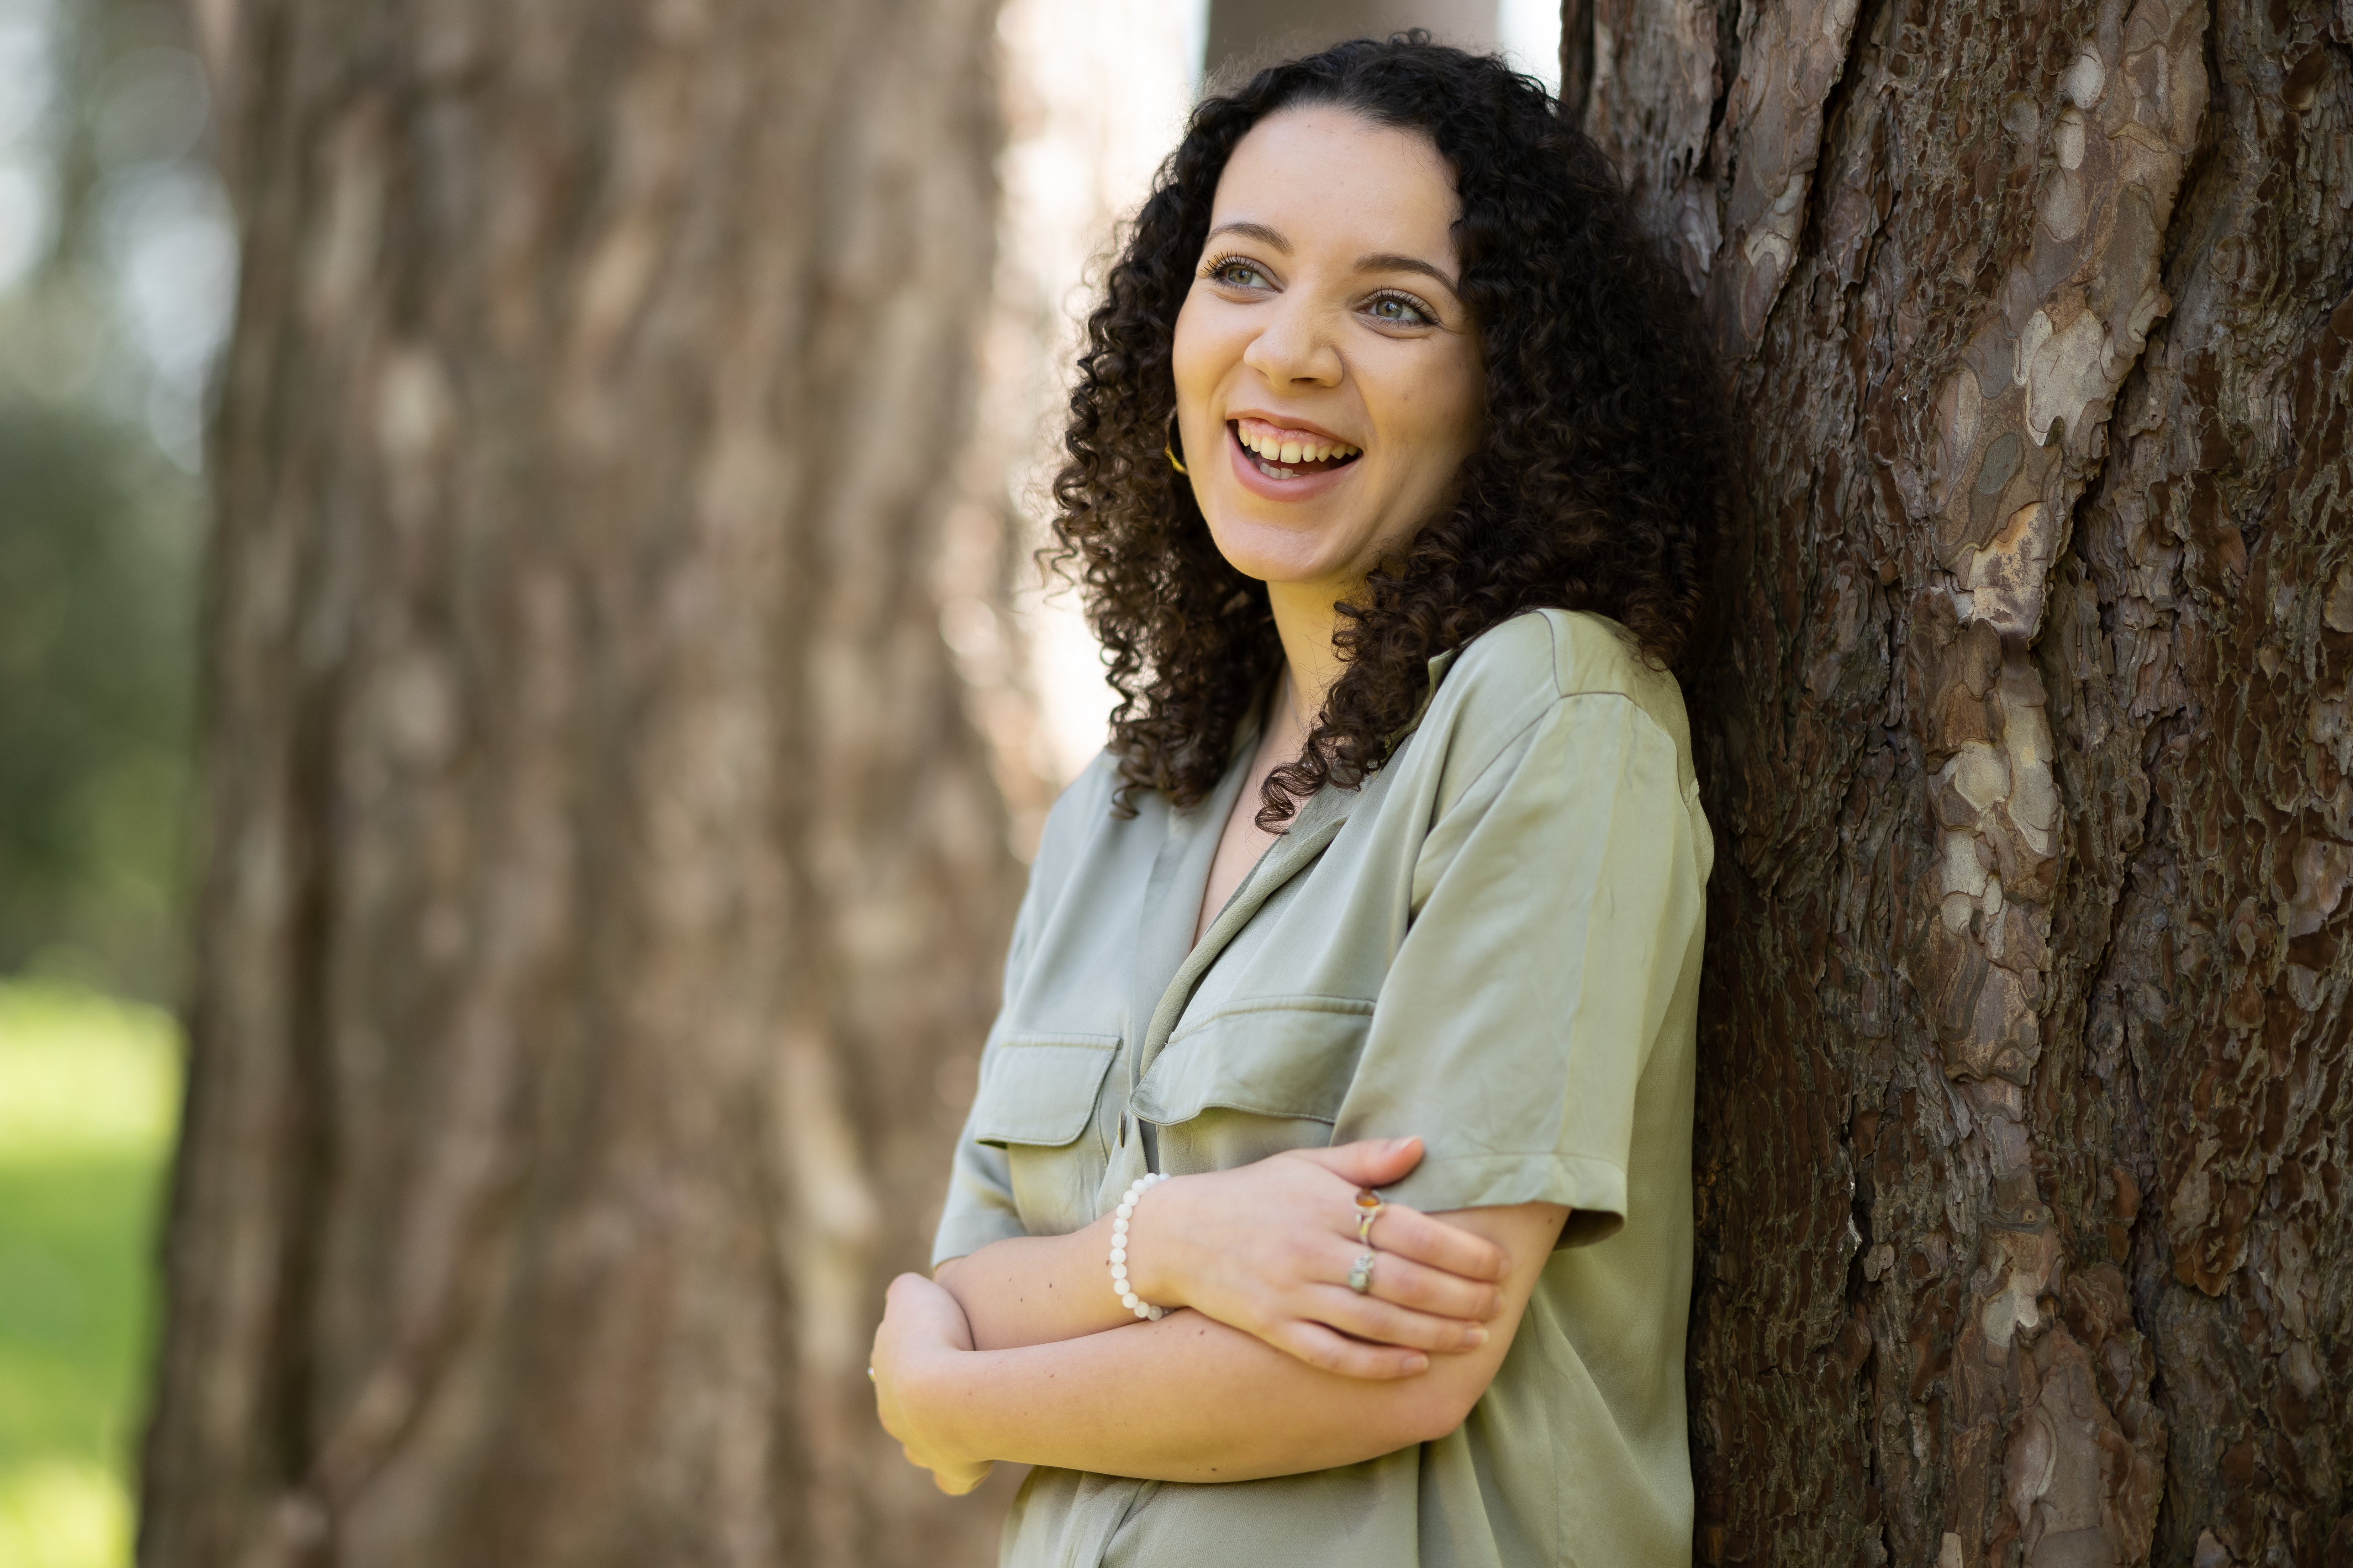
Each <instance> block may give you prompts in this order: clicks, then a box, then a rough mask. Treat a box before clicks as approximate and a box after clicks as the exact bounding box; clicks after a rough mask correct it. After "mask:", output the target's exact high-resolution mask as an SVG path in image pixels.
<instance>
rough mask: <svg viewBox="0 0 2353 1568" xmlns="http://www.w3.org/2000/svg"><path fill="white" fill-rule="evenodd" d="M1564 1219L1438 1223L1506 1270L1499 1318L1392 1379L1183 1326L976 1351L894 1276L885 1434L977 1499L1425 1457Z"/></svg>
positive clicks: (1452, 1419)
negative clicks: (999, 1486)
mask: <svg viewBox="0 0 2353 1568" xmlns="http://www.w3.org/2000/svg"><path fill="white" fill-rule="evenodd" d="M1444 1217H1445V1220H1446V1222H1447V1223H1448V1224H1450V1225H1451V1226H1455V1227H1457V1228H1459V1229H1461V1230H1463V1231H1466V1232H1469V1233H1470V1234H1472V1235H1473V1236H1476V1237H1482V1238H1484V1239H1485V1240H1487V1241H1489V1242H1492V1243H1493V1244H1495V1245H1496V1246H1497V1247H1500V1248H1501V1249H1502V1250H1503V1251H1504V1253H1505V1254H1506V1255H1508V1258H1509V1260H1510V1261H1509V1271H1508V1273H1506V1274H1505V1275H1504V1279H1503V1280H1502V1281H1501V1284H1500V1287H1499V1297H1500V1300H1499V1302H1498V1310H1497V1311H1496V1313H1495V1315H1494V1317H1493V1319H1492V1320H1490V1321H1489V1322H1488V1323H1487V1325H1486V1326H1487V1329H1488V1333H1487V1335H1486V1338H1485V1341H1484V1342H1483V1343H1482V1344H1480V1345H1478V1346H1476V1347H1475V1348H1472V1349H1470V1350H1467V1351H1465V1352H1462V1353H1460V1354H1455V1355H1444V1356H1439V1357H1435V1358H1432V1359H1430V1362H1429V1364H1428V1368H1427V1370H1426V1371H1423V1372H1421V1373H1418V1374H1416V1375H1412V1376H1405V1377H1397V1378H1390V1379H1373V1378H1365V1377H1357V1376H1349V1375H1343V1374H1339V1373H1332V1372H1327V1371H1324V1370H1323V1369H1321V1368H1318V1367H1314V1366H1310V1365H1308V1364H1307V1363H1304V1362H1303V1361H1301V1360H1300V1359H1298V1357H1296V1356H1295V1355H1291V1354H1286V1353H1284V1352H1282V1351H1279V1350H1277V1349H1275V1348H1274V1347H1273V1346H1271V1345H1270V1344H1268V1343H1267V1342H1264V1341H1263V1340H1261V1339H1260V1338H1258V1337H1256V1336H1254V1335H1252V1334H1250V1333H1246V1332H1244V1331H1241V1330H1239V1329H1236V1328H1233V1327H1230V1326H1229V1325H1227V1324H1225V1323H1221V1322H1219V1321H1216V1320H1214V1319H1211V1318H1208V1317H1207V1316H1205V1315H1204V1314H1202V1313H1200V1312H1198V1311H1190V1310H1186V1311H1177V1312H1172V1313H1170V1314H1169V1315H1168V1316H1167V1317H1166V1318H1164V1319H1162V1320H1161V1321H1159V1322H1156V1323H1144V1322H1138V1321H1135V1320H1134V1319H1133V1318H1130V1319H1129V1320H1128V1326H1126V1327H1124V1328H1122V1329H1120V1330H1119V1331H1117V1332H1115V1333H1109V1332H1091V1333H1085V1334H1083V1335H1082V1337H1079V1338H1075V1339H1066V1340H1061V1341H1058V1342H1047V1343H1032V1344H1029V1345H1025V1346H1020V1347H1018V1348H1011V1349H1003V1350H993V1351H991V1350H976V1349H972V1348H968V1347H970V1346H971V1345H972V1343H973V1340H972V1338H971V1335H970V1332H969V1331H968V1330H967V1329H966V1326H965V1321H964V1314H963V1312H962V1310H960V1309H959V1308H958V1307H957V1306H956V1303H955V1299H954V1298H952V1297H950V1296H949V1295H948V1294H947V1292H945V1291H944V1290H943V1289H940V1288H939V1287H937V1286H935V1285H934V1284H932V1283H931V1282H930V1281H928V1280H925V1279H922V1278H921V1277H920V1276H916V1275H905V1276H902V1277H901V1279H899V1280H898V1281H897V1282H896V1283H894V1284H893V1285H892V1297H891V1307H890V1313H889V1316H888V1317H887V1319H886V1321H885V1324H884V1329H883V1332H882V1334H881V1337H879V1338H878V1339H877V1341H876V1343H875V1364H876V1381H877V1384H878V1389H879V1391H880V1393H881V1405H882V1415H883V1421H884V1425H885V1426H888V1427H889V1428H890V1430H891V1431H892V1435H893V1436H897V1437H898V1438H899V1439H900V1441H901V1443H902V1444H903V1445H904V1446H905V1447H906V1449H907V1454H908V1458H911V1459H913V1461H914V1462H915V1463H917V1464H919V1465H922V1466H923V1467H925V1468H929V1469H931V1470H933V1471H934V1473H935V1475H936V1476H937V1477H938V1479H939V1481H940V1484H941V1486H942V1487H943V1488H944V1489H948V1490H952V1491H961V1490H966V1489H969V1488H970V1487H971V1486H974V1485H977V1484H978V1481H979V1479H980V1478H981V1477H982V1476H984V1475H986V1474H987V1466H988V1464H989V1462H990V1461H992V1460H996V1459H1008V1460H1014V1461H1018V1462H1021V1463H1027V1464H1039V1465H1052V1466H1058V1467H1063V1468H1072V1469H1083V1470H1091V1471H1094V1472H1096V1473H1098V1474H1105V1475H1121V1476H1134V1477H1137V1478H1139V1479H1156V1480H1173V1481H1233V1480H1249V1479H1258V1478H1261V1477H1266V1476H1281V1475H1293V1474H1298V1473H1301V1472H1303V1471H1307V1470H1317V1469H1324V1468H1330V1467H1332V1466H1335V1465H1348V1464H1355V1463H1357V1462H1359V1461H1361V1460H1365V1459H1369V1458H1376V1457H1377V1456H1379V1455H1382V1454H1386V1453H1390V1452H1392V1451H1394V1450H1396V1449H1398V1448H1402V1447H1409V1446H1410V1445H1412V1444H1415V1443H1419V1442H1426V1441H1430V1440H1431V1439H1434V1438H1437V1437H1440V1436H1444V1435H1445V1434H1446V1433H1448V1432H1451V1431H1452V1430H1453V1429H1454V1428H1455V1427H1456V1426H1460V1425H1461V1422H1462V1420H1463V1418H1464V1417H1465V1416H1466V1415H1468V1414H1469V1413H1470V1410H1471V1407H1472V1405H1474V1404H1476V1403H1477V1402H1478V1399H1479V1396H1480V1395H1481V1394H1483V1393H1484V1392H1486V1388H1487V1384H1489V1383H1490V1382H1491V1381H1492V1380H1493V1377H1494V1375H1495V1372H1496V1369H1497V1368H1498V1367H1500V1366H1501V1365H1502V1364H1503V1359H1504V1352H1506V1351H1508V1350H1509V1349H1510V1348H1511V1342H1512V1338H1513V1335H1514V1331H1516V1330H1517V1328H1518V1325H1519V1320H1520V1316H1521V1314H1522V1312H1523V1311H1524V1310H1525V1309H1526V1306H1527V1302H1528V1298H1529V1296H1530V1295H1531V1294H1532V1293H1533V1291H1534V1290H1535V1281H1536V1279H1537V1277H1538V1276H1539V1275H1540V1274H1541V1273H1542V1271H1543V1268H1544V1265H1545V1262H1546V1258H1548V1257H1549V1256H1550V1253H1551V1249H1552V1246H1553V1243H1554V1240H1555V1239H1556V1237H1558V1236H1559V1234H1560V1227H1561V1223H1562V1221H1563V1220H1564V1219H1565V1218H1566V1217H1567V1210H1566V1209H1565V1208H1563V1207H1562V1206H1561V1205H1557V1204H1543V1203H1531V1204H1519V1205H1512V1206H1509V1207H1501V1208H1482V1209H1465V1210H1461V1211H1458V1212H1456V1213H1453V1214H1450V1215H1446V1216H1444ZM1344 1289H1345V1287H1344ZM1114 1304H1115V1303H1114Z"/></svg>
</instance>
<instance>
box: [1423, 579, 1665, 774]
mask: <svg viewBox="0 0 2353 1568" xmlns="http://www.w3.org/2000/svg"><path fill="white" fill-rule="evenodd" d="M1437 674H1438V692H1437V693H1436V695H1435V698H1434V699H1433V702H1435V701H1436V700H1445V701H1447V702H1448V703H1449V704H1450V705H1452V706H1455V707H1457V708H1458V709H1459V718H1458V719H1457V722H1458V724H1459V725H1461V727H1462V728H1464V729H1467V730H1470V731H1491V730H1495V729H1499V728H1510V729H1516V728H1520V727H1524V726H1525V725H1526V724H1528V723H1531V722H1533V721H1535V720H1536V719H1537V718H1540V717H1542V716H1543V715H1544V714H1546V713H1547V712H1549V711H1550V710H1553V709H1554V708H1556V707H1557V706H1559V705H1560V704H1562V703H1564V702H1567V701H1569V700H1572V699H1576V698H1584V697H1599V696H1615V697H1621V698H1623V699H1625V700H1627V701H1629V702H1630V703H1631V704H1633V706H1634V707H1635V708H1637V709H1639V710H1641V712H1642V713H1643V714H1644V715H1645V716H1647V717H1648V718H1649V719H1650V720H1651V721H1652V722H1654V723H1656V724H1657V725H1658V726H1659V728H1660V729H1662V730H1663V731H1666V733H1667V734H1668V735H1669V736H1670V737H1671V738H1672V740H1673V741H1674V742H1675V745H1676V749H1677V750H1678V751H1679V752H1684V753H1686V754H1688V752H1689V751H1690V748H1691V731H1690V721H1689V720H1688V718H1687V717H1686V715H1685V714H1684V711H1683V688H1682V687H1680V686H1679V685H1677V684H1676V682H1675V678H1674V677H1673V675H1672V674H1670V673H1669V672H1668V671H1667V670H1665V669H1663V668H1660V667H1659V666H1657V665H1655V664H1653V663H1651V661H1650V659H1649V658H1647V657H1645V655H1644V654H1643V652H1642V650H1641V647H1640V646H1639V645H1638V644H1637V643H1636V642H1635V641H1634V637H1633V634H1632V633H1630V632H1629V631H1627V630H1626V628H1625V627H1623V626H1620V625H1619V624H1618V623H1617V622H1616V621H1613V620H1611V619H1610V618H1609V616H1599V615H1595V614H1593V613H1592V612H1590V611H1588V610H1561V609H1551V608H1546V609H1536V610H1525V611H1523V612H1521V613H1520V614H1518V615H1516V616H1512V617H1511V618H1510V619H1508V620H1505V621H1503V622H1500V623H1498V624H1497V625H1495V626H1491V627H1489V628H1488V629H1487V630H1486V631H1484V632H1482V633H1481V634H1480V635H1479V636H1477V637H1473V638H1472V640H1471V641H1470V642H1468V643H1466V644H1464V645H1463V646H1462V647H1461V649H1460V650H1459V651H1458V652H1457V653H1456V655H1455V656H1454V658H1453V659H1452V660H1451V664H1450V665H1448V666H1447V667H1446V668H1442V669H1440V671H1438V672H1437Z"/></svg>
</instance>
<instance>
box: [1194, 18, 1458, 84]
mask: <svg viewBox="0 0 2353 1568" xmlns="http://www.w3.org/2000/svg"><path fill="white" fill-rule="evenodd" d="M1208 3H1209V16H1208V24H1209V25H1208V48H1207V50H1206V51H1205V54H1204V57H1203V58H1204V63H1205V64H1206V66H1207V67H1208V71H1207V73H1206V74H1207V75H1208V76H1210V77H1215V78H1220V79H1222V77H1223V76H1228V75H1236V74H1239V73H1240V71H1241V70H1242V69H1243V68H1244V67H1245V66H1249V65H1252V64H1255V65H1271V64H1272V63H1273V62H1274V61H1275V60H1277V59H1282V58H1287V57H1289V56H1293V55H1303V54H1309V53H1312V52H1314V50H1317V49H1321V48H1326V47H1330V46H1331V45H1334V44H1336V43H1338V42H1340V41H1341V40H1342V39H1344V38H1383V37H1388V35H1389V34H1391V33H1394V32H1398V31H1399V30H1400V29H1402V28H1406V27H1427V28H1429V29H1430V31H1431V32H1432V33H1435V34H1436V35H1437V36H1438V38H1439V41H1440V42H1441V43H1449V44H1460V45H1461V46H1462V47H1466V48H1492V47H1494V42H1495V22H1496V14H1495V13H1496V0H1208ZM1236 85H1240V84H1239V82H1237V83H1236Z"/></svg>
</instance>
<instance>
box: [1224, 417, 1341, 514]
mask: <svg viewBox="0 0 2353 1568" xmlns="http://www.w3.org/2000/svg"><path fill="white" fill-rule="evenodd" d="M1226 452H1227V455H1228V458H1229V461H1231V463H1232V464H1233V468H1234V478H1235V479H1239V480H1240V481H1241V487H1242V489H1246V490H1248V491H1250V494H1252V495H1257V496H1264V497H1265V498H1266V499H1267V500H1314V499H1315V498H1316V497H1317V496H1320V495H1322V494H1323V493H1324V491H1326V490H1328V489H1331V488H1332V487H1333V486H1335V485H1336V484H1338V483H1339V482H1340V481H1341V480H1343V479H1346V478H1347V477H1348V476H1349V475H1350V474H1351V473H1353V472H1355V471H1356V463H1361V462H1363V461H1364V459H1363V458H1357V459H1356V462H1352V463H1343V464H1342V465H1341V466H1340V467H1338V468H1326V469H1324V471H1323V472H1322V473H1320V474H1302V475H1300V476H1299V477H1298V478H1297V479H1272V478H1270V477H1269V476H1268V475H1266V474H1264V473H1261V471H1260V469H1259V466H1258V461H1257V459H1256V458H1252V457H1251V456H1250V448H1249V447H1245V446H1243V445H1242V439H1241V435H1240V432H1239V431H1237V430H1236V429H1235V428H1234V427H1233V426H1231V425H1228V426H1226Z"/></svg>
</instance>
